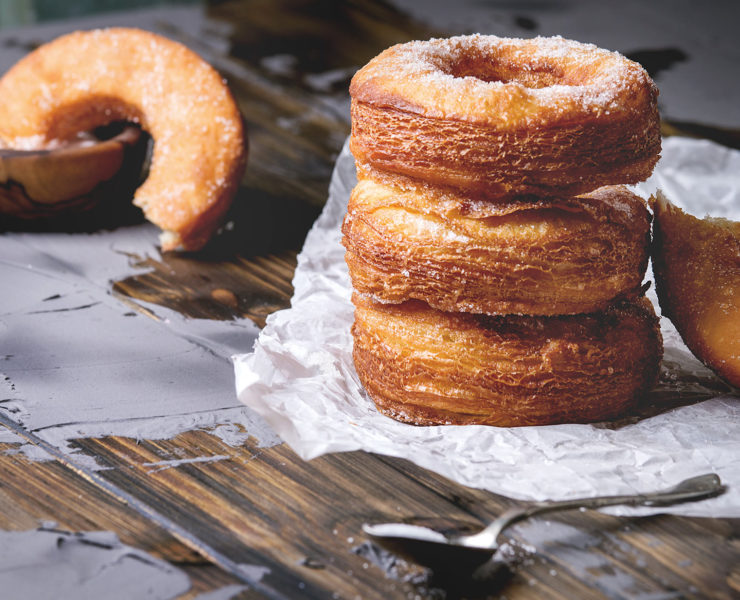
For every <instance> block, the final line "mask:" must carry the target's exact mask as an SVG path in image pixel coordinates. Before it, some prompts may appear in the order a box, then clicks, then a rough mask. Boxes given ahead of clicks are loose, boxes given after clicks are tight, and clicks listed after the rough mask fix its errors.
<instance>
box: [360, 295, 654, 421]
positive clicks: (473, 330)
mask: <svg viewBox="0 0 740 600" xmlns="http://www.w3.org/2000/svg"><path fill="white" fill-rule="evenodd" d="M353 302H354V304H355V323H354V325H353V327H352V335H353V337H354V350H353V357H354V361H355V367H356V369H357V373H358V375H359V377H360V380H361V381H362V384H363V385H364V386H365V389H366V390H367V392H368V394H369V395H370V397H371V398H372V399H373V401H374V402H375V404H376V406H377V407H378V409H379V410H380V411H381V412H382V413H384V414H386V415H388V416H390V417H392V418H394V419H397V420H400V421H405V422H407V423H412V424H416V425H435V424H455V425H464V424H485V425H496V426H503V427H514V426H522V425H549V424H556V423H587V422H595V421H603V420H610V419H614V418H617V417H621V416H625V415H626V414H628V413H629V411H630V410H632V409H633V408H634V407H635V405H636V404H637V402H638V401H639V400H640V398H641V397H642V396H643V395H644V394H645V393H646V392H647V391H649V390H650V389H651V388H652V387H653V385H654V384H655V381H656V379H657V376H658V371H659V366H660V360H661V358H662V354H663V342H662V337H661V335H660V329H659V327H658V319H657V317H656V315H655V311H654V310H653V306H652V304H651V303H650V301H649V300H647V299H645V298H641V299H639V300H637V301H635V302H627V303H623V304H620V305H619V306H616V307H613V308H610V309H608V310H606V311H604V312H601V313H594V314H591V315H576V316H567V317H527V316H508V317H490V316H484V315H473V314H466V313H448V312H441V311H438V310H436V309H433V308H430V307H429V306H428V305H426V304H424V303H422V302H419V301H409V302H405V303H403V304H380V303H377V302H373V301H371V300H369V299H367V298H365V297H362V296H360V295H358V294H355V295H354V297H353Z"/></svg>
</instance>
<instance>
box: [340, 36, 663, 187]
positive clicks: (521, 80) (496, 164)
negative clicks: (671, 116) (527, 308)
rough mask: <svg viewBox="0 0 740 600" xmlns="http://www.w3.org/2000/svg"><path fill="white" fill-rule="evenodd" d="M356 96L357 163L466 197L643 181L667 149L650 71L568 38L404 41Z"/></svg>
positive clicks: (367, 73) (380, 60)
mask: <svg viewBox="0 0 740 600" xmlns="http://www.w3.org/2000/svg"><path fill="white" fill-rule="evenodd" d="M350 94H351V95H352V138H351V146H350V148H351V150H352V153H353V154H354V156H355V158H356V160H357V161H358V162H359V163H361V164H363V165H366V168H369V169H375V170H378V171H387V172H391V173H396V174H400V175H404V176H407V177H410V178H412V179H419V180H423V181H426V182H428V183H431V184H434V185H443V186H452V187H456V188H458V189H461V190H464V191H465V192H466V193H468V194H474V195H481V196H487V197H498V196H511V195H519V194H531V193H533V194H539V195H545V194H569V195H574V194H579V193H583V192H586V191H589V190H592V189H594V188H596V187H600V186H602V185H609V184H619V183H636V182H638V181H641V180H643V179H645V178H647V177H648V176H649V175H650V173H651V172H652V169H653V167H654V165H655V163H656V162H657V160H658V156H659V152H660V131H659V117H658V111H657V94H658V92H657V88H656V87H655V85H654V84H653V82H652V80H651V79H650V77H649V76H648V75H647V73H646V72H645V71H644V69H642V67H640V66H639V65H638V64H637V63H634V62H632V61H629V60H627V59H626V58H624V57H622V56H620V55H619V54H616V53H613V52H607V51H605V50H601V49H598V48H596V47H595V46H591V45H588V44H579V43H577V42H572V41H569V40H563V39H562V38H535V39H532V40H515V39H506V38H497V37H494V36H461V37H456V38H449V39H446V40H430V41H428V42H411V43H408V44H400V45H397V46H393V47H392V48H389V49H388V50H386V51H385V52H383V53H381V54H380V55H379V56H377V57H376V58H374V59H373V60H372V61H370V63H368V65H366V66H365V67H363V68H362V69H361V70H360V71H358V72H357V73H356V74H355V76H354V78H353V80H352V84H351V86H350Z"/></svg>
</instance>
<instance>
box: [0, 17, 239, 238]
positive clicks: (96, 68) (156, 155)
mask: <svg viewBox="0 0 740 600" xmlns="http://www.w3.org/2000/svg"><path fill="white" fill-rule="evenodd" d="M0 99H1V100H0V140H2V141H3V142H4V143H5V144H6V145H7V146H8V147H10V148H18V149H36V148H43V147H46V146H48V145H50V144H53V143H56V142H58V141H61V142H65V141H67V140H70V139H73V138H75V136H77V135H78V134H79V133H80V132H82V131H90V130H93V129H94V128H96V127H99V126H102V125H106V124H108V123H111V122H114V121H130V122H134V123H138V124H140V125H141V127H142V128H143V129H144V130H146V131H147V132H148V133H149V134H150V135H151V136H152V138H153V140H154V149H153V154H152V158H151V165H150V169H149V176H148V177H147V179H146V181H145V182H144V183H143V184H142V185H141V187H139V189H138V190H137V191H136V193H135V196H134V203H135V204H136V205H137V206H139V207H141V208H142V209H143V210H144V214H145V216H146V217H147V218H148V219H149V220H150V221H152V222H153V223H155V224H156V225H158V226H159V227H160V228H162V229H163V230H164V231H163V233H162V235H161V237H160V241H161V245H162V249H163V250H172V249H175V248H178V247H182V248H184V249H187V250H195V249H198V248H200V247H202V246H203V245H204V244H205V243H206V241H207V240H208V238H209V237H210V235H211V234H212V232H213V231H214V230H215V229H216V227H217V226H218V225H219V223H220V220H221V218H222V216H223V214H224V213H225V211H226V209H227V208H228V207H229V205H230V203H231V200H232V198H233V196H234V193H235V192H236V189H237V186H238V184H239V180H240V179H241V176H242V174H243V172H244V168H245V164H246V147H245V131H244V126H243V124H242V119H241V115H240V113H239V109H238V107H237V105H236V103H235V101H234V99H233V97H232V95H231V93H230V92H229V89H228V88H227V86H226V85H225V83H224V81H223V80H222V78H221V76H220V75H219V74H218V73H217V72H216V71H215V70H214V69H213V68H212V67H211V66H210V65H208V64H207V63H206V62H205V61H203V60H202V59H201V58H200V57H199V56H198V55H196V54H195V53H194V52H192V51H191V50H189V49H187V48H186V47H185V46H183V45H181V44H179V43H177V42H173V41H171V40H168V39H166V38H163V37H160V36H158V35H155V34H153V33H149V32H146V31H140V30H137V29H123V28H121V29H103V30H96V31H88V32H76V33H72V34H69V35H65V36H63V37H60V38H58V39H56V40H54V41H52V42H50V43H48V44H44V45H43V46H41V47H39V48H38V49H37V50H35V51H34V52H32V53H30V54H29V55H28V56H26V57H25V58H23V59H22V60H21V61H19V62H18V63H17V64H16V65H15V66H14V67H12V68H11V69H10V71H8V72H7V73H6V74H5V75H4V76H3V78H2V79H1V80H0Z"/></svg>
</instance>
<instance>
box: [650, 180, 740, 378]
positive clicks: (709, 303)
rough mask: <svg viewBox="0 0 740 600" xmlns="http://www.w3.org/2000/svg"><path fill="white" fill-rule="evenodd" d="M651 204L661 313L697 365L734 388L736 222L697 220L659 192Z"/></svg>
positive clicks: (739, 280)
mask: <svg viewBox="0 0 740 600" xmlns="http://www.w3.org/2000/svg"><path fill="white" fill-rule="evenodd" d="M652 204H653V210H654V213H655V225H654V242H653V274H654V276H655V287H656V291H657V293H658V300H659V302H660V308H661V312H662V313H663V315H664V316H666V317H668V318H669V319H670V320H671V321H672V322H673V324H674V325H675V326H676V329H677V330H678V332H679V333H680V334H681V337H682V338H683V341H684V342H685V343H686V345H687V346H688V347H689V349H690V350H691V351H692V352H693V353H694V354H695V355H696V357H697V358H699V360H701V361H702V362H703V363H704V364H705V365H707V366H708V367H709V368H710V369H712V370H713V371H714V372H715V373H717V374H718V375H719V376H720V377H722V378H723V379H725V380H726V381H727V382H728V383H730V384H732V385H734V386H735V387H738V388H740V222H735V221H730V220H727V219H713V218H710V217H708V218H706V219H697V218H696V217H693V216H691V215H688V214H686V213H684V212H683V211H682V210H681V209H679V208H678V207H676V206H673V205H672V204H671V203H670V202H668V200H666V198H665V196H663V194H662V193H660V192H658V194H657V198H656V199H653V201H652Z"/></svg>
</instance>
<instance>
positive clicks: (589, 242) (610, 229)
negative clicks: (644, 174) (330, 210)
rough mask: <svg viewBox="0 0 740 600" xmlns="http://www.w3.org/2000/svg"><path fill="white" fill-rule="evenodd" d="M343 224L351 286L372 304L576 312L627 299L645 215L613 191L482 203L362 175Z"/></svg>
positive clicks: (643, 255) (641, 265)
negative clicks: (417, 302) (416, 303)
mask: <svg viewBox="0 0 740 600" xmlns="http://www.w3.org/2000/svg"><path fill="white" fill-rule="evenodd" d="M342 231H343V233H344V237H343V243H344V245H345V247H346V248H347V254H346V261H347V264H348V266H349V272H350V276H351V278H352V285H353V287H354V288H355V289H356V290H357V291H358V292H360V293H362V294H366V295H369V296H372V297H373V298H375V299H376V300H379V301H381V302H386V303H387V302H392V303H399V302H403V301H405V300H409V299H418V300H423V301H425V302H426V303H428V304H430V305H432V306H433V307H435V308H438V309H440V310H445V311H454V312H473V313H485V314H490V315H496V314H512V313H516V314H528V315H555V314H579V313H584V312H594V311H596V310H603V309H605V308H606V307H607V306H609V305H610V304H611V303H613V302H614V301H615V299H616V298H619V297H628V296H633V297H634V296H636V295H637V292H638V290H639V288H640V285H641V282H642V279H643V275H644V273H645V269H646V267H647V260H648V247H649V243H650V217H649V213H648V211H647V208H646V206H645V202H644V201H643V200H642V199H641V198H639V197H637V196H635V195H634V194H632V193H631V192H629V191H628V190H627V189H626V188H624V187H621V186H616V187H605V188H601V189H599V190H596V191H594V192H592V193H590V194H586V195H583V196H579V197H575V198H541V199H531V200H527V201H523V200H520V201H510V202H497V203H491V202H486V201H480V200H470V199H467V198H465V197H461V196H458V195H454V194H451V193H449V192H445V191H442V190H439V189H434V188H433V187H419V188H418V189H416V190H415V191H405V190H402V189H399V188H396V187H393V186H391V185H387V184H384V183H380V182H377V181H373V180H371V179H360V181H359V182H358V184H357V186H356V187H355V189H354V190H353V192H352V195H351V197H350V201H349V206H348V210H347V215H346V217H345V220H344V223H343V226H342Z"/></svg>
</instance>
